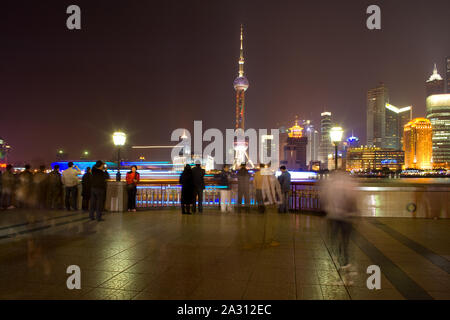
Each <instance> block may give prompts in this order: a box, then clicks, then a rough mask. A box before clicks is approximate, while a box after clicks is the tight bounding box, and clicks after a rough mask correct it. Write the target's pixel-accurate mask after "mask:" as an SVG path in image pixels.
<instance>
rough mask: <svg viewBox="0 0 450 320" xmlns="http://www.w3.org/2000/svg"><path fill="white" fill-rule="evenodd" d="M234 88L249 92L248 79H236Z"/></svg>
mask: <svg viewBox="0 0 450 320" xmlns="http://www.w3.org/2000/svg"><path fill="white" fill-rule="evenodd" d="M233 87H234V89H235V90H236V91H238V90H244V91H245V90H247V88H248V80H247V78H246V77H244V76H242V77H237V78H236V79H234V82H233Z"/></svg>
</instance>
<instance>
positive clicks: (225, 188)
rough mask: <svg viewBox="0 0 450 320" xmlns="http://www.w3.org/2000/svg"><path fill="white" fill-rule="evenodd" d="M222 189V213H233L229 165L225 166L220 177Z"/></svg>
mask: <svg viewBox="0 0 450 320" xmlns="http://www.w3.org/2000/svg"><path fill="white" fill-rule="evenodd" d="M219 185H220V187H221V189H220V210H221V211H222V212H226V211H232V209H233V207H232V205H231V172H230V168H229V167H228V165H227V164H225V165H224V166H223V169H222V172H221V173H220V176H219Z"/></svg>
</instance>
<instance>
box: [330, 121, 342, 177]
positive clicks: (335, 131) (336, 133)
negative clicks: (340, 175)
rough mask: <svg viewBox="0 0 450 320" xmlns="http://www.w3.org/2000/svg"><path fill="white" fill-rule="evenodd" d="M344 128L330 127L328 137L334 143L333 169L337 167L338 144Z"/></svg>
mask: <svg viewBox="0 0 450 320" xmlns="http://www.w3.org/2000/svg"><path fill="white" fill-rule="evenodd" d="M343 133H344V130H342V128H341V127H333V128H331V129H330V139H331V142H333V144H334V169H335V170H337V169H338V146H339V143H340V142H341V140H342V134H343Z"/></svg>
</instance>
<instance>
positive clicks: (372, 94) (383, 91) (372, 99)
mask: <svg viewBox="0 0 450 320" xmlns="http://www.w3.org/2000/svg"><path fill="white" fill-rule="evenodd" d="M387 103H389V90H388V88H387V87H386V86H385V85H384V83H380V84H379V86H378V87H375V88H373V89H370V90H369V91H368V92H367V127H366V130H367V145H368V146H375V147H382V146H383V140H384V138H385V132H386V108H385V106H386V104H387Z"/></svg>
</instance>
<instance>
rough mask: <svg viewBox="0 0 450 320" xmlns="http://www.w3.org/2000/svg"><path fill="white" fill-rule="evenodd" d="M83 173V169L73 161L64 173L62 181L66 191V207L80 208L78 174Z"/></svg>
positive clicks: (68, 208)
mask: <svg viewBox="0 0 450 320" xmlns="http://www.w3.org/2000/svg"><path fill="white" fill-rule="evenodd" d="M79 174H81V170H80V169H79V168H78V167H77V166H74V164H73V162H69V163H68V168H67V169H66V170H64V171H63V173H62V182H63V185H64V191H65V204H66V209H67V210H68V211H70V209H71V208H72V209H73V210H78V208H77V207H78V206H77V198H78V183H79V181H78V175H79Z"/></svg>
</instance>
